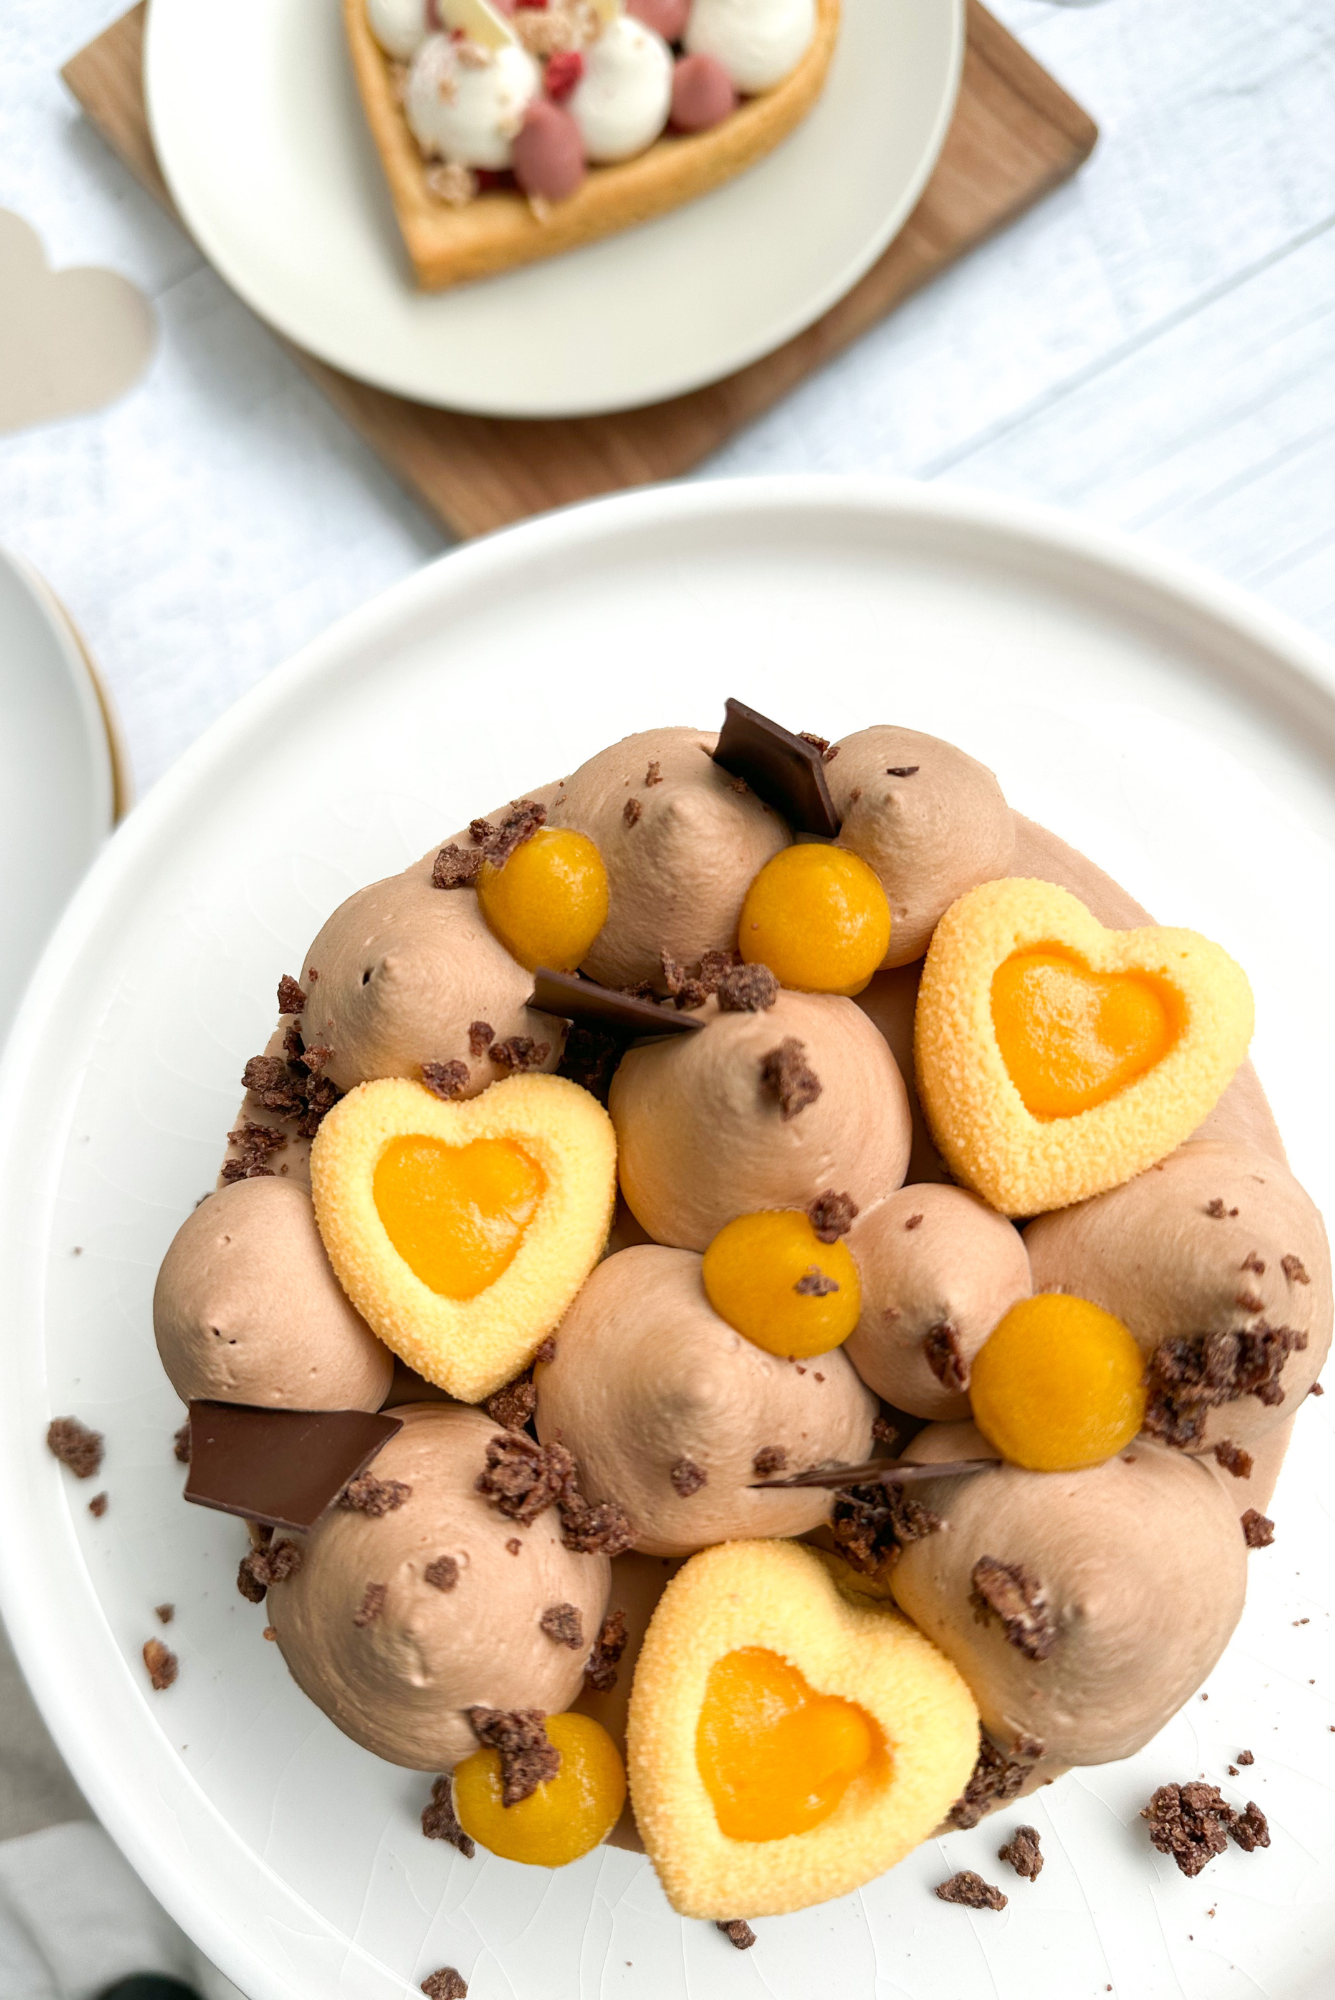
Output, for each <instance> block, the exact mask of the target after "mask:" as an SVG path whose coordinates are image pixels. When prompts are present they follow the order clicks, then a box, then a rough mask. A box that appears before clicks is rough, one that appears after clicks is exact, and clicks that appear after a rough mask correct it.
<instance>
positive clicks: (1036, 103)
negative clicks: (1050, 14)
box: [61, 0, 1098, 536]
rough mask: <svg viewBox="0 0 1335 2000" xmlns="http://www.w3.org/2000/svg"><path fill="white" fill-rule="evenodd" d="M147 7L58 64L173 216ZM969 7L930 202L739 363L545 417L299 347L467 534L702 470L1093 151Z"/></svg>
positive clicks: (431, 505) (1064, 102) (396, 467)
mask: <svg viewBox="0 0 1335 2000" xmlns="http://www.w3.org/2000/svg"><path fill="white" fill-rule="evenodd" d="M146 11H147V0H140V4H139V5H138V6H136V7H134V8H132V9H131V11H130V12H129V13H128V14H125V15H123V16H122V17H121V19H120V20H118V21H116V22H114V23H113V24H112V26H111V27H110V28H108V29H107V30H106V32H105V33H104V34H101V35H99V36H98V38H97V40H96V41H94V42H90V43H89V45H88V47H87V48H85V49H83V50H81V51H80V53H79V54H78V55H76V56H75V57H74V58H73V59H72V61H70V62H68V63H67V64H66V65H65V68H64V69H63V70H62V72H61V74H62V76H63V77H64V79H65V81H66V83H67V84H68V85H69V87H70V89H71V90H72V91H73V93H74V95H75V97H77V99H78V100H79V103H80V104H81V105H82V106H83V109H84V112H85V113H86V115H87V116H88V118H89V119H90V121H91V122H92V124H93V125H95V126H96V128H97V130H98V131H99V132H100V133H101V134H102V137H103V138H104V139H105V140H106V141H107V144H108V145H109V146H110V147H111V148H112V150H113V152H115V153H117V154H119V156H120V158H121V159H122V160H123V161H124V163H125V165H126V166H127V167H128V168H129V169H130V171H131V173H133V174H134V175H135V177H136V179H138V180H139V181H141V182H142V183H143V185H144V186H145V187H146V188H147V189H148V191H149V193H150V194H152V195H154V196H156V198H157V199H158V200H159V201H160V202H161V203H162V206H163V207H164V208H165V209H167V210H168V212H169V213H171V214H173V215H175V213H176V211H175V209H174V207H173V204H172V199H171V196H170V194H169V193H168V191H167V184H166V182H165V181H164V180H163V178H162V174H161V171H160V169H159V167H158V163H157V159H156V156H155V155H154V152H153V142H152V139H151V138H150V136H149V130H148V118H147V115H146V112H145V109H144V91H143V41H144V17H145V14H146ZM967 11H968V38H967V42H966V46H965V57H964V75H963V79H962V82H961V85H960V94H959V101H958V103H957V105H956V109H955V116H954V120H953V121H952V123H951V127H950V131H949V132H948V134H947V135H946V143H945V146H944V148H943V149H942V153H941V158H940V160H939V161H938V162H937V166H936V171H935V173H934V174H933V175H932V178H931V180H930V181H929V182H928V184H927V187H926V189H925V191H924V193H923V196H922V199H921V200H920V201H919V203H918V206H917V207H916V208H915V209H914V211H913V213H912V215H911V216H910V217H909V219H908V221H907V222H906V223H905V225H904V227H903V229H902V230H901V231H900V233H899V235H898V236H897V237H896V238H895V240H894V242H893V243H892V244H891V245H890V247H889V249H888V250H886V251H885V253H884V255H883V256H882V257H881V258H880V259H879V260H878V262H877V263H875V264H874V265H873V266H872V268H871V270H870V271H868V273H867V275H866V276H865V277H864V278H863V279H862V280H861V281H860V283H858V284H857V285H855V286H854V287H853V289H852V291H851V292H849V293H848V294H847V296H846V297H844V298H843V299H841V300H840V302H839V304H838V305H836V306H834V307H832V308H831V310H830V311H829V312H827V313H826V314H825V316H824V318H823V319H819V320H817V321H816V323H815V325H814V326H810V327H808V328H807V330H806V332H805V333H800V334H798V335H797V336H796V338H795V339H793V340H790V341H787V342H786V343H785V344H784V346H782V347H780V348H777V349H776V350H775V351H774V353H773V354H768V355H766V356H765V357H764V358H763V359H762V360H760V361H753V362H752V363H751V365H750V366H749V367H748V368H742V369H739V370H738V372H737V373H736V374H735V375H729V376H727V377H726V378H725V379H724V380H723V381H721V382H714V383H711V384H710V385H709V387H707V388H704V389H696V390H694V391H692V393H691V394H690V395H686V396H674V397H672V398H671V400H670V401H668V402H665V403H655V404H652V405H650V406H649V407H647V408H645V409H639V410H621V411H617V412H615V413H614V414H612V415H610V416H604V417H572V418H557V419H553V420H550V421H537V420H533V419H513V418H504V417H476V416H466V415H463V414H461V413H460V412H458V411H455V410H439V409H433V408H432V407H430V406H429V405H427V404H423V403H413V402H409V401H407V400H406V399H405V398H403V397H401V396H391V395H389V394H387V393H386V392H385V391H384V390H383V389H373V388H370V387H369V386H368V385H367V384H366V383H364V382H356V381H354V380H353V379H352V378H351V376H348V375H343V374H340V373H339V371H338V370H337V369H334V368H330V367H327V366H326V364H325V363H324V362H323V361H317V360H316V359H315V357H314V355H311V354H307V353H306V352H305V351H304V350H303V349H301V348H296V347H294V348H292V352H293V354H294V355H295V356H296V358H297V360H298V361H299V362H300V364H301V366H302V367H303V368H304V369H305V370H306V372H307V374H308V375H310V376H311V377H312V379H313V380H314V381H316V382H317V383H318V384H319V385H320V387H321V388H322V389H323V390H324V392H325V394H326V395H327V396H328V397H329V399H330V401H331V402H332V403H333V404H334V405H335V407H336V408H337V409H339V410H341V411H342V413H343V415H344V416H345V417H346V418H347V420H348V422H349V423H350V424H351V425H352V426H353V428H354V430H356V431H359V432H360V434H361V435H362V437H363V438H365V440H366V442H367V443H368V444H369V445H370V446H371V448H372V450H374V451H375V452H377V453H378V454H379V455H380V457H381V458H382V459H384V461H385V463H386V464H387V465H388V466H389V467H390V469H391V471H393V472H394V473H396V474H397V475H398V477H399V478H400V479H401V480H402V481H403V483H404V485H406V486H407V487H408V489H409V490H410V491H411V492H412V493H414V494H415V495H416V496H417V498H418V499H419V500H421V501H422V502H423V503H424V504H425V505H426V507H427V508H428V509H429V510H430V512H431V513H433V514H435V515H436V516H437V518H438V519H439V520H440V521H442V522H443V523H444V525H445V526H446V527H447V528H448V529H450V530H451V531H452V532H453V533H454V534H457V535H465V536H466V535H478V534H483V533H485V532H486V531H487V530H488V529H491V528H500V527H504V526H505V524H506V523H507V522H510V521H518V520H522V519H523V518H524V517H525V516H526V515H529V514H538V513H541V512H542V511H543V510H544V509H545V508H548V507H560V506H565V505H568V504H569V503H570V502H572V501H575V500H588V499H591V498H593V496H594V495H595V494H599V493H612V492H616V491H619V490H620V489H622V488H624V487H628V486H643V485H647V484H649V483H650V482H651V481H653V480H659V479H674V478H677V477H679V476H680V475H681V474H682V473H685V472H689V471H690V469H691V467H692V466H694V465H698V464H699V462H700V461H701V460H702V459H704V458H707V457H708V455H709V454H710V452H712V451H717V450H718V448H719V446H720V445H722V444H724V443H726V442H727V440H728V439H729V438H730V437H732V435H733V434H734V432H736V431H738V430H740V429H741V428H742V426H743V425H744V424H748V423H750V422H752V420H753V419H754V418H756V417H758V416H759V415H761V413H762V412H763V411H765V410H768V409H769V408H770V406H771V405H772V404H774V403H777V402H778V401H779V399H780V397H782V396H785V395H786V394H787V393H788V391H789V390H790V389H793V388H795V387H796V386H797V384H798V383H799V382H801V381H803V380H804V379H805V378H806V377H807V376H808V375H810V374H812V373H813V372H814V371H815V370H816V369H817V368H820V367H821V366H822V365H823V364H824V363H825V362H826V361H828V360H830V359H831V358H832V357H833V356H834V355H836V354H839V353H841V352H842V351H843V349H844V348H846V347H848V346H850V345H851V343H852V342H853V341H855V340H856V339H857V338H858V336H859V334H862V333H865V332H866V331H867V330H868V328H869V327H872V326H875V325H876V323H877V322H878V321H879V320H881V319H884V317H885V315H886V314H887V313H889V312H891V311H893V309H894V308H895V306H897V305H898V304H899V303H900V301H901V300H902V299H905V298H907V297H908V296H909V294H910V293H911V292H914V291H916V290H917V289H918V287H919V286H920V285H924V284H926V283H927V282H928V280H929V279H931V278H934V277H935V276H936V275H937V273H938V272H940V271H943V270H944V269H945V268H946V266H947V265H949V264H953V263H954V262H955V260H956V259H957V258H958V257H962V256H963V255H964V253H965V252H966V251H967V250H971V249H973V247H974V246H975V244H978V243H981V242H982V241H983V240H984V238H986V237H988V236H991V235H993V234H994V233H995V232H996V231H997V230H998V229H1001V228H1003V227H1004V225H1005V224H1006V223H1008V222H1011V221H1012V220H1013V219H1014V218H1015V217H1016V216H1017V215H1020V214H1022V213H1023V211H1024V210H1025V209H1027V208H1029V207H1030V206H1032V204H1033V203H1034V202H1036V201H1038V200H1039V199H1040V198H1041V197H1042V196H1043V195H1045V194H1047V193H1049V192H1050V191H1051V190H1052V189H1053V188H1055V187H1058V186H1060V184H1061V183H1062V182H1063V181H1064V180H1067V179H1068V178H1069V177H1070V175H1071V174H1073V173H1074V172H1075V170H1076V168H1077V167H1079V166H1080V165H1081V163H1082V162H1083V161H1084V160H1086V159H1088V157H1089V154H1090V152H1091V151H1092V150H1093V146H1094V141H1095V139H1096V138H1097V136H1098V131H1097V127H1096V126H1095V125H1094V123H1093V121H1092V120H1091V119H1090V118H1088V117H1087V116H1086V114H1085V113H1084V112H1083V111H1082V110H1081V108H1080V106H1079V105H1078V104H1077V103H1075V101H1074V99H1072V98H1070V97H1068V96H1067V94H1066V92H1065V91H1064V90H1063V89H1062V88H1061V87H1060V85H1059V84H1057V83H1055V82H1054V81H1053V79H1052V77H1050V76H1049V75H1048V73H1047V71H1046V70H1045V69H1043V68H1041V67H1040V65H1039V64H1038V63H1036V62H1035V61H1034V59H1033V57H1032V56H1029V55H1027V54H1026V53H1025V51H1024V49H1023V48H1021V46H1020V44H1019V43H1018V42H1017V41H1016V40H1015V38H1014V36H1013V35H1011V34H1009V33H1008V32H1007V30H1006V29H1005V28H1003V27H1002V26H1001V24H1000V22H999V21H996V20H994V19H993V17H992V16H991V15H990V14H989V13H988V12H987V10H986V8H985V7H983V6H981V5H980V4H979V0H967ZM177 219H178V220H179V217H178V218H177Z"/></svg>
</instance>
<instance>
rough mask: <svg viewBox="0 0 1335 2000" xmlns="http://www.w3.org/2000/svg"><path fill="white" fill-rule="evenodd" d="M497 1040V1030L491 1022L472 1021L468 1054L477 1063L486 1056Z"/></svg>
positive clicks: (469, 1025) (469, 1028)
mask: <svg viewBox="0 0 1335 2000" xmlns="http://www.w3.org/2000/svg"><path fill="white" fill-rule="evenodd" d="M495 1039H496V1030H495V1029H494V1028H493V1027H492V1025H491V1022H490V1021H470V1022H469V1024H468V1053H469V1055H470V1056H472V1058H473V1060H474V1061H475V1062H476V1060H477V1058H478V1057H479V1056H481V1055H485V1054H486V1052H487V1050H488V1049H489V1048H490V1047H491V1045H492V1043H493V1042H494V1041H495Z"/></svg>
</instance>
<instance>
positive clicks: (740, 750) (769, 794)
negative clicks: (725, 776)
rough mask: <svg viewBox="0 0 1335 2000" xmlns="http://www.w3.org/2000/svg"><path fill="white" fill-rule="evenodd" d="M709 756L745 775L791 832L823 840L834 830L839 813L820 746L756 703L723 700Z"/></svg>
mask: <svg viewBox="0 0 1335 2000" xmlns="http://www.w3.org/2000/svg"><path fill="white" fill-rule="evenodd" d="M714 762H715V763H716V764H721V765H722V766H723V769H724V770H725V771H731V772H732V774H733V776H734V777H737V778H745V780H746V782H747V784H748V785H749V786H750V787H751V790H752V791H753V792H754V793H755V794H756V797H757V798H760V799H763V800H764V801H765V804H766V805H768V806H773V807H774V810H775V811H776V812H778V813H782V815H783V817H784V818H785V819H786V820H787V822H788V824H789V826H791V827H792V829H793V831H794V832H795V833H815V834H819V835H821V836H822V837H823V838H824V839H826V840H833V839H834V837H835V835H836V834H837V833H838V831H839V816H838V814H837V813H836V812H835V809H834V801H833V799H832V798H831V797H830V788H829V786H828V784H827V783H826V782H825V767H824V764H823V763H822V761H821V753H820V751H819V750H818V749H817V748H816V745H815V744H814V743H809V742H807V741H805V740H804V739H803V738H802V737H801V736H795V735H794V734H793V732H792V730H791V729H785V728H783V726H782V725H781V724H780V723H777V722H771V721H770V719H769V717H768V716H767V715H761V714H760V712H759V711H758V710H757V709H754V708H748V707H747V706H746V704H745V703H744V702H740V701H731V700H729V701H727V702H725V703H724V722H723V727H722V729H720V731H719V738H718V744H717V747H716V748H715V750H714Z"/></svg>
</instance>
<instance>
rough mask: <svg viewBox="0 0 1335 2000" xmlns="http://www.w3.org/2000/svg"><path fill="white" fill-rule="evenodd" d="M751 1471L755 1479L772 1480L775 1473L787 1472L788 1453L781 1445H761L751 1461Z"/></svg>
mask: <svg viewBox="0 0 1335 2000" xmlns="http://www.w3.org/2000/svg"><path fill="white" fill-rule="evenodd" d="M751 1470H752V1472H754V1473H755V1475H756V1478H757V1479H773V1477H774V1475H775V1473H776V1472H786V1471H787V1470H788V1453H787V1451H786V1449H785V1448H784V1446H783V1445H781V1444H766V1445H762V1446H761V1448H760V1450H759V1451H758V1452H757V1453H756V1455H755V1457H754V1458H753V1459H752V1460H751Z"/></svg>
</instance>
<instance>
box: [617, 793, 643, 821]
mask: <svg viewBox="0 0 1335 2000" xmlns="http://www.w3.org/2000/svg"><path fill="white" fill-rule="evenodd" d="M643 812H644V806H643V804H642V803H641V801H640V800H639V799H627V800H626V803H625V805H624V806H622V808H621V817H622V819H623V820H624V821H625V822H626V825H627V826H638V825H639V822H640V818H641V816H642V814H643Z"/></svg>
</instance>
